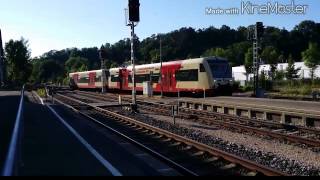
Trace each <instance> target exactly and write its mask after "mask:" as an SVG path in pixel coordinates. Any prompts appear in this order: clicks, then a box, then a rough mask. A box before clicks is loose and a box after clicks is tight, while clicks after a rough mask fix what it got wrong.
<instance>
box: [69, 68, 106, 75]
mask: <svg viewBox="0 0 320 180" xmlns="http://www.w3.org/2000/svg"><path fill="white" fill-rule="evenodd" d="M94 72H102V70H101V69H99V70H92V71H83V72H73V73H69V74H70V75H73V74H88V73H94Z"/></svg>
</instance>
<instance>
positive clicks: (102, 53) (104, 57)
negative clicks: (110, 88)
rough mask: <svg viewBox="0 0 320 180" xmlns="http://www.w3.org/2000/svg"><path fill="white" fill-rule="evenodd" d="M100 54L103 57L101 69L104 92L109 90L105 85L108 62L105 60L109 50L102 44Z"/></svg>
mask: <svg viewBox="0 0 320 180" xmlns="http://www.w3.org/2000/svg"><path fill="white" fill-rule="evenodd" d="M99 56H100V59H101V69H102V77H101V78H102V79H101V81H102V93H103V94H104V93H106V92H107V88H106V86H105V84H106V63H105V60H106V59H107V51H106V49H105V48H104V47H103V46H102V47H101V49H100V51H99Z"/></svg>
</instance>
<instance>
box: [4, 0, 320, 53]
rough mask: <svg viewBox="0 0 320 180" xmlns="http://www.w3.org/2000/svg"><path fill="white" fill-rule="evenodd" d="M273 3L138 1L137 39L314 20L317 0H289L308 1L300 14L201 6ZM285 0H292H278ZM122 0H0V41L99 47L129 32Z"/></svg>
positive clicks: (44, 47) (46, 47)
mask: <svg viewBox="0 0 320 180" xmlns="http://www.w3.org/2000/svg"><path fill="white" fill-rule="evenodd" d="M269 1H270V2H272V3H275V2H277V1H274V0H244V1H241V0H140V4H141V9H140V11H141V22H140V23H139V25H138V26H137V29H136V34H137V35H138V37H139V38H140V39H144V38H146V37H149V36H151V35H152V34H157V33H167V32H171V31H173V30H177V29H180V28H182V27H193V28H196V29H199V28H207V27H210V26H215V27H217V28H219V27H221V26H222V25H228V26H230V27H232V28H237V27H239V26H248V25H251V24H254V23H255V22H257V21H263V22H264V24H265V25H267V26H276V27H279V28H286V29H288V30H291V29H293V28H294V26H295V25H297V24H299V23H300V22H301V21H303V20H313V21H316V22H320V11H319V7H320V1H319V0H294V3H295V4H296V5H308V8H307V11H306V13H305V14H300V15H296V14H290V15H275V14H273V15H259V14H257V13H255V14H254V15H217V14H213V15H207V14H206V8H213V9H216V8H222V9H227V8H234V7H235V8H240V7H241V2H244V3H248V2H251V3H252V4H260V5H262V4H266V3H267V2H269ZM278 2H279V3H282V4H291V2H292V0H278ZM127 4H128V1H127V0H0V29H1V30H2V38H3V41H4V42H7V41H9V40H10V39H15V40H18V39H20V38H21V37H24V38H25V39H27V40H28V41H29V48H30V50H31V51H32V56H33V57H35V56H40V55H42V54H43V53H45V52H48V51H50V50H61V49H65V48H71V47H77V48H83V47H100V46H101V45H102V44H105V43H107V42H108V43H111V44H113V43H115V42H117V41H119V40H121V39H124V38H127V37H129V36H130V29H129V27H127V26H126V24H125V15H124V14H125V13H124V9H125V8H126V7H127Z"/></svg>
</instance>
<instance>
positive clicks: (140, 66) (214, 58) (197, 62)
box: [127, 57, 226, 69]
mask: <svg viewBox="0 0 320 180" xmlns="http://www.w3.org/2000/svg"><path fill="white" fill-rule="evenodd" d="M206 60H223V61H226V59H224V58H219V57H204V58H196V59H187V60H177V61H170V62H163V63H162V65H163V66H170V65H176V64H184V65H188V64H200V63H203V62H204V61H206ZM160 66H161V63H155V64H144V65H137V66H136V68H137V69H148V68H156V67H159V68H160ZM127 69H132V66H128V67H127Z"/></svg>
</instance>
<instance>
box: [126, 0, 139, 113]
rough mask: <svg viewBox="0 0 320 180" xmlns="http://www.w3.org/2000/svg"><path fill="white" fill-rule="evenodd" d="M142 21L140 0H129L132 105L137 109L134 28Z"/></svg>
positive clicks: (128, 24)
mask: <svg viewBox="0 0 320 180" xmlns="http://www.w3.org/2000/svg"><path fill="white" fill-rule="evenodd" d="M139 21H140V2H139V0H129V21H128V22H126V24H127V26H130V27H131V64H132V84H133V88H132V105H133V110H134V111H136V109H137V91H136V81H135V74H136V68H135V55H134V40H135V37H136V36H135V31H134V28H135V27H136V26H137V25H138V23H139Z"/></svg>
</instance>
